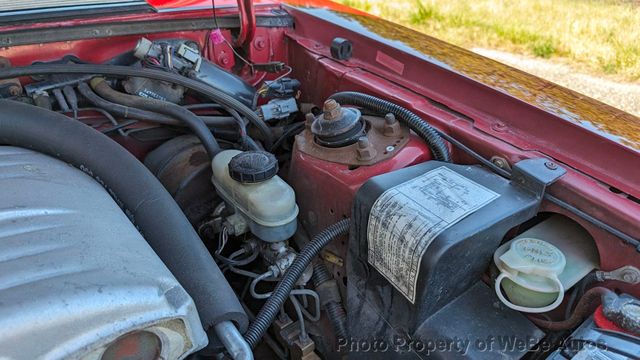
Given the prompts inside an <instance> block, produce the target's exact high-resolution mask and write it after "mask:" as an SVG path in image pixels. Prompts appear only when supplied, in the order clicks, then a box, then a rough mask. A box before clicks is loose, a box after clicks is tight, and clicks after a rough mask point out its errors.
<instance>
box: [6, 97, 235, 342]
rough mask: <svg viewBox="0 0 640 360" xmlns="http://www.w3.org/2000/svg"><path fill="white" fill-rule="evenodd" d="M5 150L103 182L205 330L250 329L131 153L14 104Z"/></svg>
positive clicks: (87, 130)
mask: <svg viewBox="0 0 640 360" xmlns="http://www.w3.org/2000/svg"><path fill="white" fill-rule="evenodd" d="M0 144H6V145H12V146H18V147H23V148H26V149H31V150H35V151H38V152H41V153H43V154H46V155H49V156H51V157H54V158H57V159H60V160H62V161H64V162H66V163H69V164H71V165H73V166H75V167H77V168H79V169H81V170H82V171H84V172H85V173H86V174H87V175H89V176H91V177H93V178H94V179H96V180H97V181H98V182H99V183H100V184H101V185H102V186H104V187H105V188H106V189H107V191H108V192H109V194H110V195H111V196H112V197H113V198H114V200H115V201H116V203H118V205H120V207H122V209H123V211H124V212H125V213H126V214H127V216H128V217H129V219H131V222H132V223H134V224H135V225H136V227H138V229H140V232H141V233H142V235H143V236H144V238H145V240H147V242H148V243H149V245H150V246H151V248H152V249H153V250H154V251H155V252H156V254H158V257H160V259H161V260H162V262H164V264H165V265H166V266H167V268H169V270H170V271H171V273H172V274H173V275H174V276H175V277H176V279H178V281H179V282H180V284H181V285H182V286H183V287H184V289H185V290H186V291H187V292H188V293H189V295H190V296H191V297H192V298H193V300H194V302H195V304H196V308H197V310H198V313H199V315H200V320H201V321H202V325H203V327H204V328H205V329H210V328H211V327H213V326H214V325H216V324H218V323H220V322H222V321H233V322H234V323H235V324H236V325H237V326H238V328H239V329H240V331H243V330H244V329H246V326H247V323H248V318H247V315H246V313H245V312H244V309H243V308H242V306H241V305H240V301H239V300H238V298H237V297H236V295H235V293H234V292H233V289H232V288H231V286H230V285H229V283H228V282H227V280H226V279H225V277H224V275H223V274H222V272H221V271H220V269H219V268H218V266H217V265H216V263H215V261H214V260H213V258H212V257H211V254H210V253H209V251H208V250H207V248H206V247H205V245H204V243H203V242H202V240H201V239H200V237H199V236H198V234H197V233H196V232H195V230H194V229H193V227H192V226H191V224H190V223H189V221H188V220H187V218H186V217H185V215H184V213H183V212H182V210H180V208H179V207H178V205H177V204H176V202H175V200H174V199H173V198H172V197H171V195H170V194H169V193H168V192H167V190H166V189H165V188H164V186H162V184H161V183H160V181H159V180H158V179H157V178H156V177H155V176H153V174H151V172H149V170H147V168H146V167H145V166H144V165H143V164H142V163H141V162H140V161H138V159H136V158H135V157H134V156H133V155H131V153H129V152H128V151H127V150H126V149H125V148H123V147H122V146H120V145H119V144H118V143H116V142H115V141H113V140H112V139H111V138H109V137H108V136H106V135H104V134H102V133H100V132H99V131H97V130H95V129H93V128H91V127H89V126H87V125H85V124H83V123H81V122H79V121H75V120H73V119H70V118H69V117H67V116H65V115H62V114H58V113H56V112H53V111H50V110H45V109H42V108H39V107H36V106H33V105H26V104H23V103H19V102H17V101H10V100H0Z"/></svg>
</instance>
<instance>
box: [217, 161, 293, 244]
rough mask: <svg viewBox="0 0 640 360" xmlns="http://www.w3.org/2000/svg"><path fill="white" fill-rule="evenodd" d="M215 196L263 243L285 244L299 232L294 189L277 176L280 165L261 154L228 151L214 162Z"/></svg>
mask: <svg viewBox="0 0 640 360" xmlns="http://www.w3.org/2000/svg"><path fill="white" fill-rule="evenodd" d="M211 166H212V170H213V177H212V182H213V185H214V186H215V187H216V192H217V193H218V194H219V195H220V196H221V197H222V199H223V200H224V201H225V202H226V203H227V205H229V206H231V207H232V208H233V209H234V210H235V212H236V213H237V214H240V215H242V216H243V217H244V218H245V219H246V220H247V222H248V226H249V229H250V230H251V233H253V234H254V235H256V236H257V237H258V238H260V239H261V240H264V241H269V242H274V241H283V240H286V239H288V238H290V237H291V236H292V235H293V234H294V233H295V231H296V224H297V223H296V218H297V216H298V206H297V205H296V197H295V193H294V191H293V189H292V188H291V186H289V185H288V184H287V183H286V182H284V180H282V179H281V178H280V177H279V176H277V175H276V173H277V172H278V163H277V161H276V159H275V157H274V156H273V155H272V154H269V153H267V152H262V151H245V152H242V151H238V150H225V151H222V152H220V153H219V154H218V155H216V157H215V158H214V159H213V161H212V163H211Z"/></svg>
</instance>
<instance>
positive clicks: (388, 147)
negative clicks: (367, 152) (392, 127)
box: [385, 145, 395, 152]
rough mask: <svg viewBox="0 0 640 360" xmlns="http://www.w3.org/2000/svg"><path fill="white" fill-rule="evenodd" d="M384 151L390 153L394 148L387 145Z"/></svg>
mask: <svg viewBox="0 0 640 360" xmlns="http://www.w3.org/2000/svg"><path fill="white" fill-rule="evenodd" d="M385 150H386V151H387V152H392V151H393V150H395V146H391V145H389V146H387V147H386V148H385Z"/></svg>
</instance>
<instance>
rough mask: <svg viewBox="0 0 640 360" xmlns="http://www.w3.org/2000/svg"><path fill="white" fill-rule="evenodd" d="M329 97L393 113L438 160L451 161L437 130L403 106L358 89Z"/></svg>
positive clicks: (384, 112)
mask: <svg viewBox="0 0 640 360" xmlns="http://www.w3.org/2000/svg"><path fill="white" fill-rule="evenodd" d="M329 99H333V100H335V101H337V102H338V103H339V104H340V105H353V106H359V107H362V108H365V109H367V110H370V111H375V112H377V113H380V114H381V115H384V114H388V113H392V114H393V115H395V116H396V118H397V119H398V120H399V121H401V122H403V123H405V124H407V126H409V128H410V129H411V130H413V131H415V133H416V134H418V136H420V137H421V138H422V139H423V140H424V141H425V142H426V143H427V145H428V146H429V149H431V152H432V153H433V157H434V158H435V159H436V160H440V161H446V162H451V154H450V153H449V148H448V147H447V145H446V144H445V143H444V140H442V137H441V136H440V135H439V134H438V133H437V132H436V130H435V129H434V128H433V127H431V125H429V123H427V122H426V121H425V120H423V119H422V118H420V117H419V116H418V115H416V114H414V113H413V112H411V111H409V110H407V109H405V108H403V107H402V106H399V105H397V104H394V103H392V102H389V101H387V100H383V99H380V98H377V97H375V96H372V95H368V94H364V93H360V92H356V91H343V92H339V93H335V94H333V95H331V96H330V97H329Z"/></svg>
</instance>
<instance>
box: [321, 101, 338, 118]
mask: <svg viewBox="0 0 640 360" xmlns="http://www.w3.org/2000/svg"><path fill="white" fill-rule="evenodd" d="M322 110H323V111H324V118H325V120H336V119H339V118H340V117H341V116H342V107H340V104H338V102H337V101H335V100H333V99H329V100H327V101H325V102H324V106H323V108H322Z"/></svg>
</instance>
